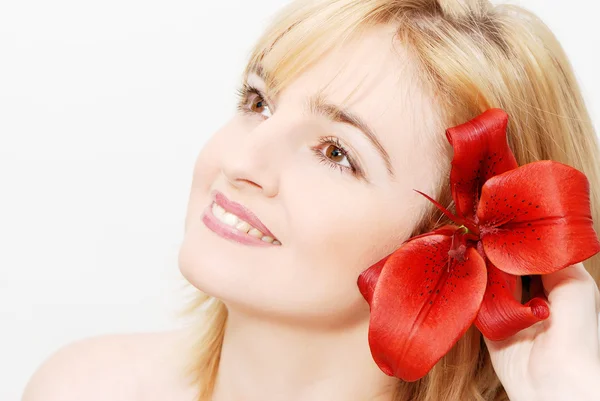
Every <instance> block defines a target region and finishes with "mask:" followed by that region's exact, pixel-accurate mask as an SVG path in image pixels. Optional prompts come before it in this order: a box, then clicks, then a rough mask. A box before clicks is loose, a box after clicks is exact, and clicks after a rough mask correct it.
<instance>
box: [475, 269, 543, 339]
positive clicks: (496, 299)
mask: <svg viewBox="0 0 600 401" xmlns="http://www.w3.org/2000/svg"><path fill="white" fill-rule="evenodd" d="M487 271H488V279H487V288H486V290H485V295H484V296H483V302H482V304H481V309H480V310H479V313H478V314H477V318H476V319H475V326H477V328H478V329H479V331H480V332H481V334H483V335H484V336H485V337H486V338H489V339H490V340H494V341H500V340H504V339H506V338H508V337H510V336H512V335H514V334H516V333H517V332H519V331H521V330H523V329H526V328H527V327H529V326H531V325H532V324H534V323H537V322H539V321H540V320H544V319H546V318H548V316H549V315H550V308H549V306H548V304H547V303H546V301H545V300H544V299H543V298H532V299H531V300H530V301H529V302H527V303H526V304H525V305H522V304H521V303H520V302H519V301H517V300H516V299H515V297H514V295H513V293H514V290H515V287H516V285H517V280H520V279H521V278H520V277H519V276H514V275H512V274H509V273H505V272H503V271H502V270H500V269H498V268H496V266H494V265H493V264H492V263H491V262H490V261H489V260H488V261H487Z"/></svg>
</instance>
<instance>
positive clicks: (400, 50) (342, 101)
mask: <svg viewBox="0 0 600 401" xmlns="http://www.w3.org/2000/svg"><path fill="white" fill-rule="evenodd" d="M395 31H396V30H395V28H394V27H392V26H387V25H380V26H377V27H373V28H370V29H368V30H366V31H365V32H364V33H362V34H361V35H360V36H357V37H354V38H353V39H351V40H349V41H348V42H346V43H344V44H343V45H340V46H338V47H336V48H334V49H332V50H331V51H330V52H328V53H327V54H326V55H325V56H324V57H321V58H320V59H319V60H318V61H317V62H315V63H313V64H312V65H311V66H310V67H309V68H307V69H306V70H304V71H303V72H302V73H301V74H299V75H298V76H297V77H296V78H295V79H293V80H292V81H291V82H290V83H289V85H287V87H286V88H285V89H283V90H282V91H281V93H280V94H279V96H278V98H279V99H278V103H279V104H284V103H298V104H297V105H296V106H298V107H302V106H301V104H300V103H301V102H303V101H305V99H307V98H310V97H312V96H314V95H316V94H320V95H322V96H323V97H324V98H326V99H327V101H328V102H330V103H333V104H336V105H339V106H340V107H342V108H344V109H348V110H350V111H351V112H352V113H354V114H356V115H357V116H359V117H360V118H361V120H363V121H364V122H366V124H367V125H368V126H369V127H370V128H371V129H372V130H373V131H374V133H375V135H376V136H377V137H378V139H379V141H380V142H381V144H382V145H383V147H384V148H385V149H386V151H387V152H388V154H389V155H390V159H391V162H392V166H393V168H394V170H395V171H396V175H397V174H398V172H399V171H402V170H403V169H405V168H408V167H410V166H412V167H413V168H414V163H415V161H416V160H419V161H420V163H426V162H427V160H426V159H427V155H424V154H422V153H423V152H426V151H427V149H428V148H429V149H431V147H432V146H434V139H435V138H434V135H439V133H437V132H435V123H436V121H437V119H436V116H435V115H434V114H435V113H434V110H435V107H434V105H433V101H432V99H431V96H429V95H428V93H427V92H426V91H425V90H423V89H422V88H421V85H420V80H419V79H418V76H417V71H416V68H415V64H414V62H413V61H412V60H411V58H410V57H411V56H410V54H409V52H408V51H407V49H406V48H405V47H404V46H403V45H401V44H400V43H399V42H398V41H397V40H396V39H395ZM357 137H358V136H357ZM356 140H357V142H359V143H360V148H361V149H363V148H364V149H368V148H369V146H368V143H367V142H366V141H365V142H364V144H363V142H362V138H361V139H358V138H357V139H356ZM431 153H433V152H431ZM372 157H377V156H376V154H375V153H374V152H373V156H372Z"/></svg>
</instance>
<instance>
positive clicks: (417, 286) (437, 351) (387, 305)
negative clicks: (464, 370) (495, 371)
mask: <svg viewBox="0 0 600 401" xmlns="http://www.w3.org/2000/svg"><path fill="white" fill-rule="evenodd" d="M451 242H452V237H451V236H447V235H443V234H435V235H429V236H423V237H420V238H418V239H416V240H412V241H409V242H407V243H405V244H404V245H403V246H402V247H400V248H399V249H397V250H396V251H395V252H394V253H392V255H391V256H390V258H389V259H388V260H387V262H386V263H385V266H384V267H383V269H382V271H381V275H380V276H379V280H378V282H377V285H376V286H375V292H374V293H373V296H372V300H371V319H370V325H369V346H370V348H371V354H372V356H373V359H374V360H375V362H376V363H377V365H378V366H379V367H380V369H381V370H382V371H383V372H385V373H386V374H388V375H390V376H396V377H398V378H400V379H402V380H406V381H414V380H418V379H419V378H421V377H423V376H424V375H426V374H427V372H428V371H429V370H430V369H431V368H432V367H433V365H435V363H436V362H437V361H439V360H440V358H441V357H442V356H444V355H445V354H446V353H447V352H448V350H450V348H452V346H453V345H454V344H455V343H456V341H458V339H459V338H460V337H461V336H462V335H463V334H464V333H465V331H466V330H467V329H468V328H469V326H470V325H471V324H472V322H473V320H474V319H475V316H476V314H477V311H478V310H479V306H480V304H481V301H482V299H483V293H484V291H485V282H486V272H485V263H484V261H483V258H482V257H481V256H480V255H479V253H477V251H476V250H475V249H474V248H473V247H469V248H467V250H466V252H465V260H464V261H462V262H458V261H457V260H456V259H451V261H453V263H454V262H455V263H454V265H453V266H452V267H451V268H450V271H448V251H449V250H450V247H451Z"/></svg>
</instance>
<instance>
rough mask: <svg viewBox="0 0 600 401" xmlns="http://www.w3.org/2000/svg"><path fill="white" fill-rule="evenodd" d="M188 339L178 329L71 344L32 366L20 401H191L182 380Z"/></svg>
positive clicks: (191, 395)
mask: <svg viewBox="0 0 600 401" xmlns="http://www.w3.org/2000/svg"><path fill="white" fill-rule="evenodd" d="M189 336H190V333H189V330H187V329H186V330H183V329H181V330H172V331H165V332H156V333H132V334H111V335H103V336H96V337H90V338H85V339H82V340H78V341H75V342H72V343H70V344H67V345H65V346H63V347H62V348H60V349H58V350H57V351H55V352H54V353H53V354H52V355H51V356H50V357H49V358H48V359H46V360H45V361H44V362H43V363H42V364H41V365H40V366H39V367H38V369H37V370H36V371H35V373H34V374H33V376H32V377H31V378H30V379H29V382H28V384H27V386H26V388H25V391H24V394H23V398H22V401H42V400H43V401H55V400H56V401H58V400H60V401H75V400H78V401H79V400H82V399H85V400H88V401H105V400H111V401H121V400H123V401H125V400H126V401H135V400H140V401H141V400H144V401H148V400H165V399H169V400H177V401H193V400H194V396H195V390H194V389H193V388H192V386H190V385H189V384H187V383H186V380H185V377H184V376H183V369H184V359H183V356H184V355H185V350H186V347H187V346H188V344H189V343H188V342H187V341H188V339H189V338H190V337H189Z"/></svg>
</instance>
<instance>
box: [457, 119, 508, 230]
mask: <svg viewBox="0 0 600 401" xmlns="http://www.w3.org/2000/svg"><path fill="white" fill-rule="evenodd" d="M507 124H508V115H507V114H506V112H504V110H502V109H489V110H487V111H485V112H484V113H482V114H480V115H479V116H477V117H475V118H474V119H472V120H470V121H467V122H466V123H464V124H461V125H457V126H456V127H453V128H448V129H447V130H446V138H448V142H450V144H451V145H452V147H453V148H454V156H453V158H452V170H451V172H450V185H451V189H452V198H453V199H454V203H455V204H456V214H457V215H458V216H459V217H464V218H468V219H471V220H473V218H474V216H475V208H476V207H477V202H478V200H479V194H480V190H481V186H482V185H483V183H484V182H485V181H486V180H487V179H489V178H490V177H493V176H494V175H497V174H501V173H504V172H505V171H508V170H512V169H514V168H517V166H518V164H517V161H516V159H515V157H514V155H513V153H512V151H511V150H510V148H509V146H508V142H507V140H506V127H507Z"/></svg>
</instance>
